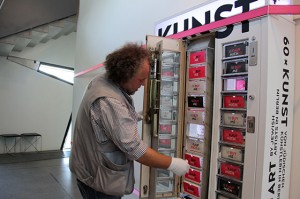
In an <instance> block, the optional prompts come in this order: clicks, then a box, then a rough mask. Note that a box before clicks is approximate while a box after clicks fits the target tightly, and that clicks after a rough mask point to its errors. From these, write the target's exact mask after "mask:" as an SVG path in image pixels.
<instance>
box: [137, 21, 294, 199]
mask: <svg viewBox="0 0 300 199" xmlns="http://www.w3.org/2000/svg"><path fill="white" fill-rule="evenodd" d="M218 31H219V32H223V33H224V32H226V31H231V33H230V34H228V35H227V36H226V37H220V36H219V35H217V34H218V33H217V32H218ZM218 31H214V30H212V31H210V32H211V33H207V34H203V35H198V36H193V37H188V38H184V39H171V38H163V37H158V36H147V48H148V49H149V50H150V51H151V54H152V59H151V60H152V63H151V74H150V77H149V81H148V83H147V84H146V85H145V96H144V121H143V134H142V136H143V140H144V141H145V142H146V143H147V144H149V145H150V146H151V147H152V148H154V149H155V150H157V151H158V152H160V153H163V154H166V155H170V156H173V157H179V158H183V159H186V160H188V163H189V164H190V166H191V168H190V170H189V172H188V173H187V174H186V175H185V176H182V177H178V176H175V175H174V174H173V173H172V172H170V171H167V170H162V169H155V168H149V167H147V166H143V165H142V166H141V178H140V198H149V199H153V198H178V197H182V198H183V197H184V198H192V199H207V198H208V199H286V198H288V195H289V181H290V180H289V177H290V170H289V168H290V163H291V144H292V142H291V141H292V126H293V98H294V96H293V95H294V65H295V25H294V23H293V21H292V20H291V18H290V16H280V15H276V16H275V15H266V16H263V17H258V18H254V19H251V20H248V21H243V22H241V23H237V24H234V25H229V26H225V27H222V28H219V29H218Z"/></svg>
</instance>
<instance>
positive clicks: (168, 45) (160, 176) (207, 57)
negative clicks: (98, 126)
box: [140, 34, 215, 198]
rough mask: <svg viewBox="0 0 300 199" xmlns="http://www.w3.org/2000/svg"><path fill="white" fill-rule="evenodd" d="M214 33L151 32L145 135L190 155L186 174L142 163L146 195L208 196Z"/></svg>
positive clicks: (155, 144)
mask: <svg viewBox="0 0 300 199" xmlns="http://www.w3.org/2000/svg"><path fill="white" fill-rule="evenodd" d="M214 41H215V40H214V36H213V34H211V35H207V36H202V37H201V38H198V39H195V40H189V41H188V42H187V41H183V40H177V39H168V38H162V37H156V36H147V48H148V49H149V50H150V51H151V54H152V59H151V60H152V63H151V73H150V78H149V82H148V84H147V85H145V97H144V102H145V103H144V113H145V115H144V118H146V119H145V120H144V123H143V140H144V141H148V144H149V145H151V147H152V148H154V149H155V150H157V151H158V152H160V153H163V154H166V155H169V156H172V157H180V158H184V159H186V160H188V162H189V164H190V166H191V168H190V170H189V172H188V173H187V174H186V175H185V176H183V177H178V176H175V175H174V174H173V173H172V172H171V171H168V170H162V169H155V168H151V169H150V168H149V167H147V166H142V167H141V188H140V197H141V198H176V197H178V196H179V195H192V196H193V197H195V198H207V194H208V192H207V190H208V178H209V165H210V144H211V126H212V124H211V121H212V99H213V64H214Z"/></svg>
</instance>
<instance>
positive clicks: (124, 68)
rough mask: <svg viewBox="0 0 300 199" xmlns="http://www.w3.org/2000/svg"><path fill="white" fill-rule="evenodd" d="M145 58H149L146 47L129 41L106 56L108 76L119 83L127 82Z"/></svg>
mask: <svg viewBox="0 0 300 199" xmlns="http://www.w3.org/2000/svg"><path fill="white" fill-rule="evenodd" d="M145 59H148V60H149V52H148V50H147V49H146V48H144V47H143V46H141V45H138V44H136V43H127V44H125V45H124V46H123V47H121V48H119V49H117V50H115V51H114V52H112V53H110V54H108V55H107V56H106V61H105V69H106V75H107V78H108V79H110V80H111V81H113V82H115V83H118V84H119V83H124V82H127V81H128V80H130V79H131V78H132V77H133V76H134V75H135V73H136V72H137V71H138V69H139V68H140V66H141V64H142V61H143V60H145Z"/></svg>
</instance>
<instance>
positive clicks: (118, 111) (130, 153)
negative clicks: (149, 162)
mask: <svg viewBox="0 0 300 199" xmlns="http://www.w3.org/2000/svg"><path fill="white" fill-rule="evenodd" d="M91 117H92V125H93V129H94V131H95V133H96V136H97V137H103V135H101V133H103V132H105V135H106V136H107V138H108V139H110V140H112V141H113V142H114V143H115V145H116V146H117V147H118V148H119V149H120V150H121V151H123V152H124V153H125V154H126V156H127V157H128V158H129V159H131V160H137V159H139V158H140V157H141V156H143V155H144V154H145V153H146V150H147V148H148V146H147V145H146V144H145V143H144V142H143V141H142V140H141V137H140V135H139V133H138V129H137V119H138V118H137V113H136V112H135V111H134V107H128V106H127V105H126V104H123V103H121V102H120V101H118V100H116V99H113V98H99V99H98V100H96V101H95V102H94V103H93V104H92V107H91Z"/></svg>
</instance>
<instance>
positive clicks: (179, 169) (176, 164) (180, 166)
mask: <svg viewBox="0 0 300 199" xmlns="http://www.w3.org/2000/svg"><path fill="white" fill-rule="evenodd" d="M189 169H190V165H189V164H188V161H187V160H183V159H180V158H172V162H171V164H170V166H169V168H168V170H170V171H172V172H173V173H175V174H176V175H178V176H182V175H184V174H186V173H187V172H188V171H189Z"/></svg>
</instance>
